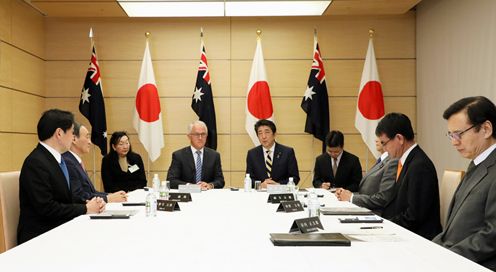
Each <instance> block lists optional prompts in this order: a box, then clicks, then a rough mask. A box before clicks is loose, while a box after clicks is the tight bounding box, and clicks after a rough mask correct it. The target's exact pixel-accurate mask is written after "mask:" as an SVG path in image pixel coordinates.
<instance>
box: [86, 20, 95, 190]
mask: <svg viewBox="0 0 496 272" xmlns="http://www.w3.org/2000/svg"><path fill="white" fill-rule="evenodd" d="M88 37H89V38H90V42H91V47H90V48H91V49H90V50H93V48H92V47H93V27H90V32H89V33H88ZM92 129H93V128H92ZM93 184H96V148H95V145H93Z"/></svg>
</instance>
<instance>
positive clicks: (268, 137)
mask: <svg viewBox="0 0 496 272" xmlns="http://www.w3.org/2000/svg"><path fill="white" fill-rule="evenodd" d="M276 131H277V128H276V125H275V124H274V122H272V121H270V120H266V119H261V120H258V122H257V123H255V132H256V133H257V137H258V140H259V141H260V143H261V145H259V146H257V147H254V148H252V149H250V150H248V153H247V154H246V173H247V174H250V178H251V180H252V184H253V182H254V181H255V180H259V181H261V184H260V186H261V188H266V187H267V185H268V184H287V183H288V181H289V178H290V177H292V178H293V182H294V183H295V184H298V182H299V181H300V174H299V172H298V163H297V162H296V156H295V152H294V150H293V148H291V147H288V146H284V145H282V144H279V143H277V142H276Z"/></svg>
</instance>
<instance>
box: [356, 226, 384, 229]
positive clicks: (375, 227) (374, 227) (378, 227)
mask: <svg viewBox="0 0 496 272" xmlns="http://www.w3.org/2000/svg"><path fill="white" fill-rule="evenodd" d="M360 229H382V227H381V226H373V227H360Z"/></svg>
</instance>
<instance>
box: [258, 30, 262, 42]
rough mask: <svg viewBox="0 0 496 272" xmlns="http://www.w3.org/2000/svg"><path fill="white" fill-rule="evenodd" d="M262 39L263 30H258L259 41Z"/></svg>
mask: <svg viewBox="0 0 496 272" xmlns="http://www.w3.org/2000/svg"><path fill="white" fill-rule="evenodd" d="M261 38H262V30H261V29H257V39H258V40H260V39H261Z"/></svg>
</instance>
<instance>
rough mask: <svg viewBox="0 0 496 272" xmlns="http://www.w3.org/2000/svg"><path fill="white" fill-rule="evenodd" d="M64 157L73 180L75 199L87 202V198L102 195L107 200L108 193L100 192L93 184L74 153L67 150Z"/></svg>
mask: <svg viewBox="0 0 496 272" xmlns="http://www.w3.org/2000/svg"><path fill="white" fill-rule="evenodd" d="M62 157H63V158H64V160H65V163H66V164H67V170H69V178H70V180H71V191H72V197H73V198H74V201H78V202H83V203H84V202H85V201H86V200H91V199H92V198H93V197H101V198H103V200H105V202H108V201H107V193H102V192H98V191H97V190H96V189H95V186H93V183H92V182H91V179H90V177H88V174H87V173H86V171H84V169H83V167H82V166H81V164H79V162H78V160H77V159H76V157H74V155H73V154H72V153H71V152H70V151H67V152H65V153H64V154H62Z"/></svg>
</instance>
